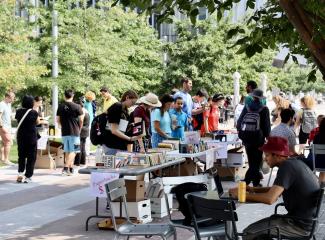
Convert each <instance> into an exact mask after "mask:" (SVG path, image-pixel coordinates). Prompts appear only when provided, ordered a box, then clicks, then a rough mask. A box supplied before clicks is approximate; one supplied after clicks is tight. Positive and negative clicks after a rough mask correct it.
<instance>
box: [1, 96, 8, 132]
mask: <svg viewBox="0 0 325 240" xmlns="http://www.w3.org/2000/svg"><path fill="white" fill-rule="evenodd" d="M0 113H2V114H1V121H2V127H3V128H5V129H11V104H10V103H6V102H5V101H2V102H0Z"/></svg>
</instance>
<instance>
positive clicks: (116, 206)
mask: <svg viewBox="0 0 325 240" xmlns="http://www.w3.org/2000/svg"><path fill="white" fill-rule="evenodd" d="M120 204H121V203H120V202H112V211H113V214H114V215H115V216H116V217H120ZM121 205H122V217H126V214H125V209H124V206H123V203H122V204H121ZM127 209H128V214H129V217H134V218H136V219H137V220H139V221H141V222H142V223H148V222H151V221H152V218H151V206H150V200H149V199H148V200H143V201H139V202H127Z"/></svg>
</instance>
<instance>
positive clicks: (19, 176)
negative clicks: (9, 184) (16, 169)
mask: <svg viewBox="0 0 325 240" xmlns="http://www.w3.org/2000/svg"><path fill="white" fill-rule="evenodd" d="M16 181H17V183H21V182H22V181H23V174H22V173H18V177H17V180H16Z"/></svg>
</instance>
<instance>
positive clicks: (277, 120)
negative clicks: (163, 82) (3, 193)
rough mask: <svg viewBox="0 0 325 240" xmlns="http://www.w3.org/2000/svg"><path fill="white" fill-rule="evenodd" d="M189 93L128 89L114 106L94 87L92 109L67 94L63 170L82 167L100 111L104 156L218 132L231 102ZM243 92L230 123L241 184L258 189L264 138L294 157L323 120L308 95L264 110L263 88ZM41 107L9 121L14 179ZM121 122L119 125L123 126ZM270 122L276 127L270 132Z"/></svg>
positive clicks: (5, 156)
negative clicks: (240, 153)
mask: <svg viewBox="0 0 325 240" xmlns="http://www.w3.org/2000/svg"><path fill="white" fill-rule="evenodd" d="M191 91H192V80H191V79H190V78H187V77H184V78H182V79H181V89H180V90H175V89H173V93H172V94H164V95H162V96H161V97H160V98H158V96H157V95H155V94H154V93H151V92H149V93H147V94H145V95H144V96H142V97H139V96H138V94H137V93H136V92H134V91H133V90H129V91H126V92H125V93H124V94H123V95H122V97H121V100H120V101H118V99H117V98H115V97H114V96H113V95H112V94H111V92H110V90H109V88H107V87H102V88H101V89H100V90H99V93H100V95H101V96H102V99H103V104H102V107H100V106H97V104H95V98H96V94H95V93H94V92H92V91H88V92H86V93H85V94H84V96H82V97H81V98H79V99H78V100H76V99H74V92H73V91H72V90H66V91H65V92H64V101H63V102H62V103H61V104H60V105H59V107H58V110H57V119H56V121H57V123H58V125H59V127H60V128H61V134H62V141H63V146H64V152H65V166H64V169H63V172H62V173H63V174H64V175H71V174H72V173H73V165H74V164H75V165H84V164H85V163H86V139H87V138H88V137H89V133H90V128H91V125H92V122H93V120H94V118H95V117H96V116H97V115H99V114H105V121H106V122H107V123H105V129H104V130H103V133H102V135H103V143H102V147H103V150H104V152H105V153H106V154H115V153H116V152H117V151H120V150H122V151H136V152H145V151H147V149H148V148H152V147H153V148H155V147H157V146H158V144H159V143H160V142H162V141H163V140H165V139H168V138H177V139H180V140H184V132H185V131H193V130H194V131H200V134H201V136H205V135H206V134H209V133H211V132H215V131H217V130H220V122H222V119H225V118H224V115H225V114H224V113H225V112H226V113H227V114H226V115H229V111H228V112H227V109H228V108H227V107H225V106H229V105H231V104H229V101H230V99H229V98H227V97H225V96H224V95H223V94H222V93H216V94H213V95H212V96H209V94H208V93H207V91H206V90H205V89H199V90H198V91H197V93H196V95H195V96H191V95H190V92H191ZM246 92H247V96H246V97H244V96H243V97H242V98H241V100H240V102H239V103H238V104H237V106H236V107H235V109H234V121H235V126H236V127H237V130H238V135H239V137H240V138H241V140H242V141H243V145H244V146H245V149H246V153H247V158H248V163H249V168H248V171H247V172H246V175H245V181H246V183H247V184H250V183H252V184H253V185H254V186H259V185H260V181H261V179H262V178H263V174H262V173H261V171H260V166H261V164H262V155H263V153H262V151H261V150H260V147H261V146H262V145H263V144H264V142H265V141H266V139H267V138H268V137H269V136H279V137H284V138H286V139H287V140H288V142H289V149H290V152H291V153H292V154H293V155H294V154H295V155H297V154H299V150H298V149H297V148H296V145H297V142H296V135H297V136H298V139H299V144H306V143H307V141H308V143H310V142H311V141H313V138H314V137H315V136H317V134H319V128H318V127H317V123H318V124H320V123H321V121H322V119H323V116H322V115H321V116H318V118H317V116H316V114H315V111H314V109H313V108H314V105H315V101H314V100H313V98H312V97H310V96H305V97H303V98H302V99H301V109H296V108H294V107H293V106H292V104H291V103H290V101H288V100H287V99H285V98H284V97H283V96H280V95H277V96H274V97H273V101H274V103H275V108H274V109H273V110H272V111H271V113H270V111H269V109H268V107H267V105H266V97H265V96H264V93H263V91H261V90H260V89H258V88H257V84H256V82H254V81H248V82H247V85H246ZM14 99H15V94H14V93H13V92H8V93H7V94H6V95H5V98H4V100H3V101H2V102H1V103H0V115H1V118H0V119H1V122H0V126H1V128H0V134H1V139H2V148H1V150H2V151H1V153H2V155H1V161H2V162H3V163H4V164H11V162H10V161H9V152H10V146H11V132H10V128H11V103H12V102H13V101H14ZM41 108H42V98H41V97H39V96H37V97H32V96H24V98H23V99H22V104H21V108H19V109H18V110H17V111H16V117H15V118H16V119H17V122H19V126H18V128H17V144H18V165H19V170H18V172H19V173H18V178H17V181H19V182H21V181H22V174H23V172H24V170H25V166H26V172H27V173H25V178H26V179H27V180H26V182H28V181H29V180H30V178H31V176H32V170H31V169H33V166H34V164H35V160H36V149H37V139H38V138H39V134H38V127H39V126H41V125H42V124H47V122H46V120H44V118H43V117H44V116H43V115H44V113H43V111H42V110H41ZM225 109H226V110H225ZM42 114H43V115H42ZM222 115H223V116H222ZM122 122H123V123H124V124H121V123H122ZM139 123H143V124H142V125H143V127H141V129H142V132H141V134H136V135H134V134H132V133H130V132H129V130H128V128H129V127H130V126H131V125H132V124H138V125H139ZM272 125H273V126H274V127H273V130H272V131H271V126H272ZM123 128H124V129H123ZM309 135H310V140H308V139H309ZM316 139H317V138H316ZM25 162H26V163H25ZM306 162H308V161H306Z"/></svg>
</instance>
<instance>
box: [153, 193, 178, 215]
mask: <svg viewBox="0 0 325 240" xmlns="http://www.w3.org/2000/svg"><path fill="white" fill-rule="evenodd" d="M167 198H168V204H169V208H170V209H172V207H173V194H168V195H167ZM150 205H151V217H154V218H162V217H165V216H167V215H168V209H167V204H166V199H165V197H162V198H150Z"/></svg>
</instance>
